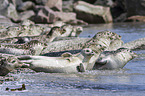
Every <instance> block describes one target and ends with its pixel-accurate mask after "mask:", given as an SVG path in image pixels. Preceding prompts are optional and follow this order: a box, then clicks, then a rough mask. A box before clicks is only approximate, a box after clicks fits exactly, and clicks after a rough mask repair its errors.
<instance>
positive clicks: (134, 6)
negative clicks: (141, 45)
mask: <svg viewBox="0 0 145 96" xmlns="http://www.w3.org/2000/svg"><path fill="white" fill-rule="evenodd" d="M125 3H126V8H127V16H128V17H130V16H134V15H145V10H144V9H145V0H125Z"/></svg>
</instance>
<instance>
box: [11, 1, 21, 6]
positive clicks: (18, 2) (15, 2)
mask: <svg viewBox="0 0 145 96" xmlns="http://www.w3.org/2000/svg"><path fill="white" fill-rule="evenodd" d="M9 2H10V3H12V4H13V5H14V6H15V7H17V6H19V5H21V4H22V3H23V1H22V0H9Z"/></svg>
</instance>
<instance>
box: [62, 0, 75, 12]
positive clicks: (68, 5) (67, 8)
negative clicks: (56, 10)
mask: <svg viewBox="0 0 145 96" xmlns="http://www.w3.org/2000/svg"><path fill="white" fill-rule="evenodd" d="M62 10H63V12H72V11H73V0H68V1H63V2H62Z"/></svg>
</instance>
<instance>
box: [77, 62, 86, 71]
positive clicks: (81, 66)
mask: <svg viewBox="0 0 145 96" xmlns="http://www.w3.org/2000/svg"><path fill="white" fill-rule="evenodd" d="M77 70H78V72H85V68H84V65H83V64H82V63H80V66H77Z"/></svg>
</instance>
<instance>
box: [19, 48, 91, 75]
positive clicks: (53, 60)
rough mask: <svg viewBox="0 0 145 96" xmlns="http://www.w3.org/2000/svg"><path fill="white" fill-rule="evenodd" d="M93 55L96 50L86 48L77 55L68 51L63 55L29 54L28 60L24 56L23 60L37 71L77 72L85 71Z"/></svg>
mask: <svg viewBox="0 0 145 96" xmlns="http://www.w3.org/2000/svg"><path fill="white" fill-rule="evenodd" d="M93 55H94V52H93V51H92V50H91V49H89V48H85V49H83V50H82V51H81V52H80V53H78V54H75V55H72V54H71V53H68V52H67V53H64V54H62V56H61V57H45V56H29V57H26V60H24V58H25V57H22V58H23V59H22V60H21V62H22V63H25V64H26V65H27V64H29V66H27V67H28V68H30V69H32V70H34V71H36V72H46V73H75V72H84V71H85V70H86V67H87V64H89V60H90V58H91V57H92V56H93ZM28 58H29V59H28Z"/></svg>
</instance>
